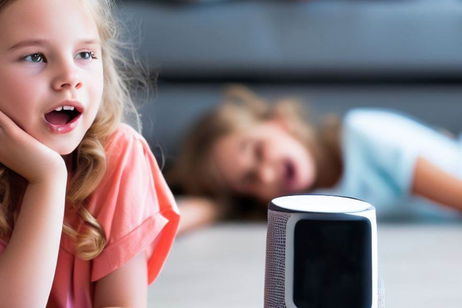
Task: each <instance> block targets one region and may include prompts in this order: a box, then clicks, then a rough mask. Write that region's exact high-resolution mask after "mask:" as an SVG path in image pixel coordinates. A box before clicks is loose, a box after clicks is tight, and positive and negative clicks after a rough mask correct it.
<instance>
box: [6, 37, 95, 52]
mask: <svg viewBox="0 0 462 308" xmlns="http://www.w3.org/2000/svg"><path fill="white" fill-rule="evenodd" d="M47 44H48V43H47V41H46V40H40V39H39V40H37V39H35V40H24V41H20V42H18V43H16V44H14V45H13V46H11V47H10V48H8V51H12V50H15V49H19V48H23V47H29V46H45V45H47ZM79 44H85V45H97V44H100V41H99V40H97V39H85V40H81V41H79Z"/></svg>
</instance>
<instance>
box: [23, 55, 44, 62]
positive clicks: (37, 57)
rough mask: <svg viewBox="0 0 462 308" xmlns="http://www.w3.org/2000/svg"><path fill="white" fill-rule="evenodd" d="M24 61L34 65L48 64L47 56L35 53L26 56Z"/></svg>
mask: <svg viewBox="0 0 462 308" xmlns="http://www.w3.org/2000/svg"><path fill="white" fill-rule="evenodd" d="M24 60H25V61H27V62H32V63H40V62H44V63H46V62H47V60H46V58H45V56H44V55H43V54H41V53H34V54H31V55H28V56H25V57H24Z"/></svg>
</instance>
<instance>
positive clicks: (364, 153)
mask: <svg viewBox="0 0 462 308" xmlns="http://www.w3.org/2000/svg"><path fill="white" fill-rule="evenodd" d="M343 139H344V141H345V143H346V144H347V146H345V147H344V148H346V152H347V153H346V155H347V156H348V157H347V159H348V160H350V163H351V165H354V166H358V165H365V164H370V165H371V166H373V167H372V168H374V169H375V170H377V177H380V178H381V181H382V182H383V183H385V182H386V183H388V184H387V185H388V186H389V187H392V189H393V190H395V193H396V195H404V194H409V192H410V189H411V185H412V180H413V176H414V170H415V163H416V161H417V158H419V157H423V158H425V159H427V160H428V161H430V162H431V163H433V164H435V165H436V166H438V167H439V168H441V169H442V170H444V171H446V172H448V173H450V174H452V175H454V176H457V177H461V170H462V159H461V157H462V152H461V146H460V145H459V144H458V142H456V140H455V139H454V138H452V137H450V136H448V135H446V134H443V133H441V132H440V131H438V130H436V129H434V128H433V127H431V126H430V125H428V124H426V123H423V122H422V121H420V120H418V119H415V118H413V117H412V116H410V115H406V114H403V113H400V112H396V111H393V112H392V111H390V110H386V109H378V108H359V109H354V110H352V111H350V112H349V113H348V114H347V115H346V117H345V120H344V134H343ZM359 160H362V161H361V162H359Z"/></svg>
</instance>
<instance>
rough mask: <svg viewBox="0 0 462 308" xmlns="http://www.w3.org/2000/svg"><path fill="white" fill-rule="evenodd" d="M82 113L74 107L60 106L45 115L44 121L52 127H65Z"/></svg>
mask: <svg viewBox="0 0 462 308" xmlns="http://www.w3.org/2000/svg"><path fill="white" fill-rule="evenodd" d="M81 114H82V113H81V112H80V111H79V110H78V109H77V108H75V107H74V106H61V107H58V108H56V109H54V110H52V111H50V112H48V113H46V114H45V119H46V120H47V122H48V123H51V124H53V125H66V124H68V123H71V122H72V121H73V120H75V119H76V118H78V117H79V116H80V115H81Z"/></svg>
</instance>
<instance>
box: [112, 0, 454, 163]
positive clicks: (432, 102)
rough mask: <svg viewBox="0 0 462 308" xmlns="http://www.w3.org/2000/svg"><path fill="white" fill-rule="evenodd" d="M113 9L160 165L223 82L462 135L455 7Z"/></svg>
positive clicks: (252, 2)
mask: <svg viewBox="0 0 462 308" xmlns="http://www.w3.org/2000/svg"><path fill="white" fill-rule="evenodd" d="M118 10H119V13H120V17H121V19H122V21H123V23H124V24H125V26H126V30H127V31H126V32H125V33H124V35H125V36H127V37H128V38H129V39H130V40H132V41H133V42H134V46H135V53H136V54H138V56H139V58H140V60H141V62H142V64H143V65H144V66H145V67H146V68H147V69H148V71H149V74H150V76H151V81H152V85H153V89H152V91H151V92H150V93H149V95H148V97H147V98H146V99H145V103H144V105H143V106H142V109H141V113H142V117H143V118H142V120H143V125H144V128H143V134H144V135H145V137H146V138H147V139H148V141H149V143H150V144H151V146H152V147H153V149H155V148H157V147H159V146H160V147H161V148H162V149H163V151H164V154H165V157H166V158H167V159H172V158H174V156H175V151H176V146H177V143H178V140H179V138H180V137H181V136H182V135H183V134H184V132H185V130H186V129H187V128H188V127H189V125H191V123H192V122H193V121H194V120H195V119H196V118H197V117H198V116H199V115H200V114H201V113H202V112H203V111H204V110H206V109H208V108H210V107H211V106H213V105H214V104H217V103H218V102H219V101H220V98H221V94H222V91H223V89H224V87H225V86H226V85H228V84H230V83H242V84H245V85H247V86H249V87H250V88H251V89H253V90H255V91H256V92H257V93H258V94H260V95H262V96H264V97H268V98H275V97H285V96H291V97H298V98H300V99H302V100H304V101H305V102H306V103H307V104H309V105H310V106H311V108H312V109H313V110H314V111H315V112H316V113H317V114H320V115H321V114H324V113H327V112H336V113H338V114H343V113H344V112H345V111H346V110H347V109H349V108H352V107H356V106H379V107H387V108H393V109H398V110H402V111H405V112H409V113H411V114H413V115H415V116H417V117H419V118H421V119H423V120H424V121H427V122H429V123H430V124H433V125H436V126H441V127H444V128H446V129H448V130H450V131H452V132H453V133H456V134H458V133H459V132H461V131H462V120H461V116H462V102H461V101H462V1H460V0H439V1H436V0H394V1H385V0H369V1H368V0H309V1H295V0H292V1H291V0H242V1H240V0H222V1H212V0H208V1H206V0H204V1H192V0H190V1H185V2H181V1H176V2H175V1H168V0H163V1H154V0H150V1H148V0H145V1H142V0H138V1H137V0H120V1H119V8H118ZM140 97H141V98H143V97H144V96H143V95H140Z"/></svg>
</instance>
